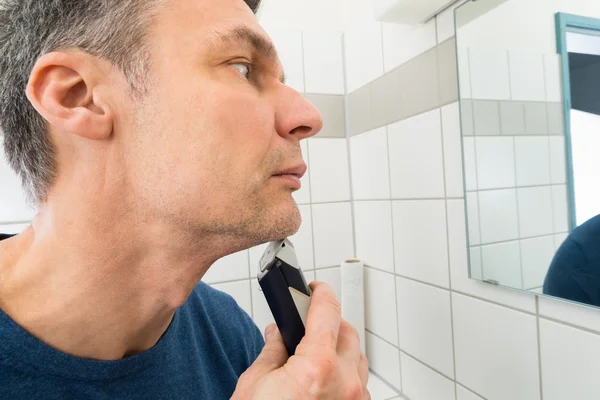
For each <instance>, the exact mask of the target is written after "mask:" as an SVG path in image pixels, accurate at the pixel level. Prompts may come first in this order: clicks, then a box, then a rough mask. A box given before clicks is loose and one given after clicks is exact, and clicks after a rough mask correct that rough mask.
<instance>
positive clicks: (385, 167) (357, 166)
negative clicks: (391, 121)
mask: <svg viewBox="0 0 600 400" xmlns="http://www.w3.org/2000/svg"><path fill="white" fill-rule="evenodd" d="M350 155H351V157H350V159H351V163H352V190H353V194H354V200H373V199H389V198H390V166H389V161H388V142H387V128H386V127H382V128H377V129H375V130H373V131H370V132H367V133H363V134H360V135H357V136H353V137H352V138H350Z"/></svg>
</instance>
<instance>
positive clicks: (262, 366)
mask: <svg viewBox="0 0 600 400" xmlns="http://www.w3.org/2000/svg"><path fill="white" fill-rule="evenodd" d="M287 360H288V352H287V349H286V348H285V345H284V344H283V339H282V337H281V334H280V333H279V329H277V325H275V324H271V325H269V326H268V327H267V329H266V330H265V346H264V347H263V349H262V351H261V353H260V354H259V356H258V358H257V359H256V361H255V362H254V364H252V366H251V367H250V368H249V369H248V371H246V372H248V373H250V374H251V375H252V376H253V377H254V378H255V379H258V378H260V377H262V376H263V375H265V374H267V373H269V372H271V371H274V370H276V369H278V368H281V367H282V366H283V365H284V364H285V363H286V362H287Z"/></svg>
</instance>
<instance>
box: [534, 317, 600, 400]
mask: <svg viewBox="0 0 600 400" xmlns="http://www.w3.org/2000/svg"><path fill="white" fill-rule="evenodd" d="M540 347H541V349H540V350H541V361H542V386H543V391H544V399H545V400H563V399H581V400H584V399H585V400H587V399H590V400H592V399H598V398H600V380H598V370H599V369H600V357H598V354H600V336H598V335H594V334H592V333H589V332H585V331H581V330H578V329H575V328H571V327H568V326H564V325H561V324H557V323H554V322H550V321H546V320H544V319H541V320H540Z"/></svg>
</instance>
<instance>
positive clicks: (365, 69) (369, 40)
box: [344, 22, 383, 93]
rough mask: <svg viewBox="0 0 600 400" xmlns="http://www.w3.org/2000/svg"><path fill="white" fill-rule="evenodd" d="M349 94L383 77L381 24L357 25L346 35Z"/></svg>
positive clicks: (347, 85)
mask: <svg viewBox="0 0 600 400" xmlns="http://www.w3.org/2000/svg"><path fill="white" fill-rule="evenodd" d="M344 46H345V48H344V49H345V62H346V90H347V92H348V93H351V92H353V91H355V90H356V89H358V88H360V87H362V86H364V85H366V84H367V83H370V82H372V81H374V80H375V79H377V78H379V77H380V76H381V75H383V48H382V40H381V23H379V22H372V23H368V24H362V25H356V26H354V27H353V28H352V29H350V30H348V31H347V32H346V33H345V34H344Z"/></svg>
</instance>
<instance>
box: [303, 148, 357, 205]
mask: <svg viewBox="0 0 600 400" xmlns="http://www.w3.org/2000/svg"><path fill="white" fill-rule="evenodd" d="M308 152H309V157H310V169H311V171H310V189H311V196H312V202H313V203H325V202H332V201H346V200H350V172H349V168H348V146H347V144H346V140H345V139H329V138H317V139H309V140H308Z"/></svg>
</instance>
